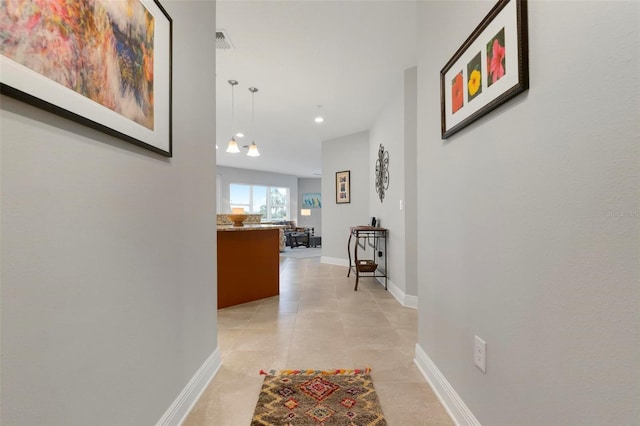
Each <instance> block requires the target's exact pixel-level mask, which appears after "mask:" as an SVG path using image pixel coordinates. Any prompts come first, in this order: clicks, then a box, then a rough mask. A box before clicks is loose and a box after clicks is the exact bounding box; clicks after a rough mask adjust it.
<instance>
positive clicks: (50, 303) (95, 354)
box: [0, 0, 217, 426]
mask: <svg viewBox="0 0 640 426" xmlns="http://www.w3.org/2000/svg"><path fill="white" fill-rule="evenodd" d="M163 5H164V6H165V8H166V9H167V11H168V12H169V14H170V15H171V16H172V17H173V20H174V27H173V41H174V57H173V71H174V76H173V82H174V90H173V107H174V108H173V111H174V115H173V125H174V128H173V135H174V139H173V146H174V157H173V158H172V159H166V158H164V157H161V156H158V155H156V154H153V153H151V152H149V151H146V150H144V149H141V148H139V147H136V146H134V145H132V144H129V143H126V142H122V141H119V140H116V139H113V138H111V137H109V136H107V135H105V134H102V133H99V132H97V131H94V130H92V129H89V128H87V127H84V126H82V125H79V124H76V123H74V122H71V121H68V120H65V119H63V118H60V117H58V116H54V115H51V114H49V113H47V112H45V111H43V110H40V109H37V108H34V107H31V106H29V105H26V104H24V103H22V102H19V101H17V100H14V99H11V98H8V97H5V96H2V97H1V98H0V99H1V101H2V104H1V107H0V129H1V130H0V153H1V158H2V168H1V171H2V175H1V178H2V191H1V202H2V224H1V230H2V234H1V236H2V241H1V242H2V288H1V303H2V306H1V314H2V333H1V334H2V366H1V374H2V418H1V420H0V423H2V424H3V425H7V426H9V425H36V424H41V425H42V424H47V425H89V424H90V425H100V424H104V425H114V424H118V425H141V424H153V423H155V422H156V421H157V420H158V419H159V418H160V416H162V415H163V413H164V412H165V410H166V409H167V408H168V407H169V405H170V404H171V403H172V401H173V400H174V398H176V396H177V395H178V394H179V393H180V391H181V390H182V389H183V388H184V387H185V385H186V384H187V382H188V381H189V380H190V379H191V377H192V376H193V375H194V373H195V372H196V371H197V370H198V368H199V367H200V366H201V365H202V364H203V362H204V361H205V360H206V359H207V357H208V356H209V355H210V354H212V352H213V351H214V350H215V349H216V347H217V343H216V266H215V265H216V262H215V259H216V244H215V241H216V234H215V232H216V228H215V220H212V218H213V217H214V214H215V190H214V188H215V146H214V143H213V141H212V140H211V137H210V135H214V134H215V125H214V123H213V120H212V117H215V102H214V99H215V85H214V81H213V79H212V78H211V76H212V75H213V73H214V69H215V50H214V49H213V48H212V47H211V40H213V38H214V36H215V34H214V31H215V26H214V25H213V23H214V22H215V4H214V3H213V2H203V1H193V2H173V1H168V0H164V1H163Z"/></svg>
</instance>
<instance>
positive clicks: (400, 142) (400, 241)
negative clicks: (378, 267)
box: [368, 79, 406, 293]
mask: <svg viewBox="0 0 640 426" xmlns="http://www.w3.org/2000/svg"><path fill="white" fill-rule="evenodd" d="M397 83H398V84H397V86H396V89H395V90H394V92H393V95H392V97H391V98H390V99H389V101H388V102H387V103H386V104H385V106H384V107H383V109H382V111H381V112H380V114H379V115H378V117H377V118H376V121H375V122H374V123H373V125H372V126H371V129H370V131H369V186H368V190H369V216H374V217H376V218H377V219H379V220H380V226H382V227H384V228H387V229H388V230H389V235H388V238H389V239H388V241H387V244H388V246H389V247H388V248H387V252H388V253H386V252H385V253H384V256H387V255H388V261H387V268H388V269H389V271H388V273H389V277H388V278H389V280H391V281H392V282H393V284H394V285H395V286H397V287H398V289H399V290H400V292H402V293H404V292H405V275H406V274H405V264H404V260H405V247H404V210H400V200H402V202H403V203H404V182H405V178H404V91H403V90H402V87H403V85H402V80H401V79H400V80H399V81H398V82H397ZM381 144H382V145H383V146H384V150H385V151H387V152H388V153H389V187H388V188H387V189H386V190H385V191H384V198H383V199H382V201H381V200H380V197H379V194H378V193H377V192H376V162H377V160H378V150H379V147H380V145H381ZM376 259H377V261H378V263H380V264H382V265H383V264H384V263H383V262H384V260H383V259H384V258H378V257H377V256H376Z"/></svg>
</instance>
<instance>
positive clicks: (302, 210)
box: [300, 209, 311, 216]
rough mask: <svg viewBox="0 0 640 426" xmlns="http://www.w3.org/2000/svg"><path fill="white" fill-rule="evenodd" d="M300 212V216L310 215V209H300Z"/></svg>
mask: <svg viewBox="0 0 640 426" xmlns="http://www.w3.org/2000/svg"><path fill="white" fill-rule="evenodd" d="M300 214H301V215H302V216H311V209H300Z"/></svg>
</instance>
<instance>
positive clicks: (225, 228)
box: [218, 223, 284, 232]
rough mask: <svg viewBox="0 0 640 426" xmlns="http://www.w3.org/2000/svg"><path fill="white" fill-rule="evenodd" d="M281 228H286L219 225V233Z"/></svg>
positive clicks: (255, 225) (250, 224)
mask: <svg viewBox="0 0 640 426" xmlns="http://www.w3.org/2000/svg"><path fill="white" fill-rule="evenodd" d="M280 228H284V226H283V225H262V224H259V223H255V224H254V223H249V224H245V225H244V226H233V225H218V232H220V231H264V230H266V229H280Z"/></svg>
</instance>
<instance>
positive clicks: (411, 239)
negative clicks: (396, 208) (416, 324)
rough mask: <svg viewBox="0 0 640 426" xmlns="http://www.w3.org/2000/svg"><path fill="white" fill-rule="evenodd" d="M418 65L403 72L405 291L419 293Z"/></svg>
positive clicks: (412, 293) (411, 293)
mask: <svg viewBox="0 0 640 426" xmlns="http://www.w3.org/2000/svg"><path fill="white" fill-rule="evenodd" d="M417 131H418V69H417V67H412V68H409V69H408V70H406V71H405V72H404V147H403V148H404V246H405V249H404V256H405V292H406V294H408V295H415V296H416V297H417V296H418V255H417V253H418V233H417V232H416V231H417V229H418V200H417V196H418V178H417V176H418V173H417V168H418V161H417V149H418V147H417V142H418V136H417Z"/></svg>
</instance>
